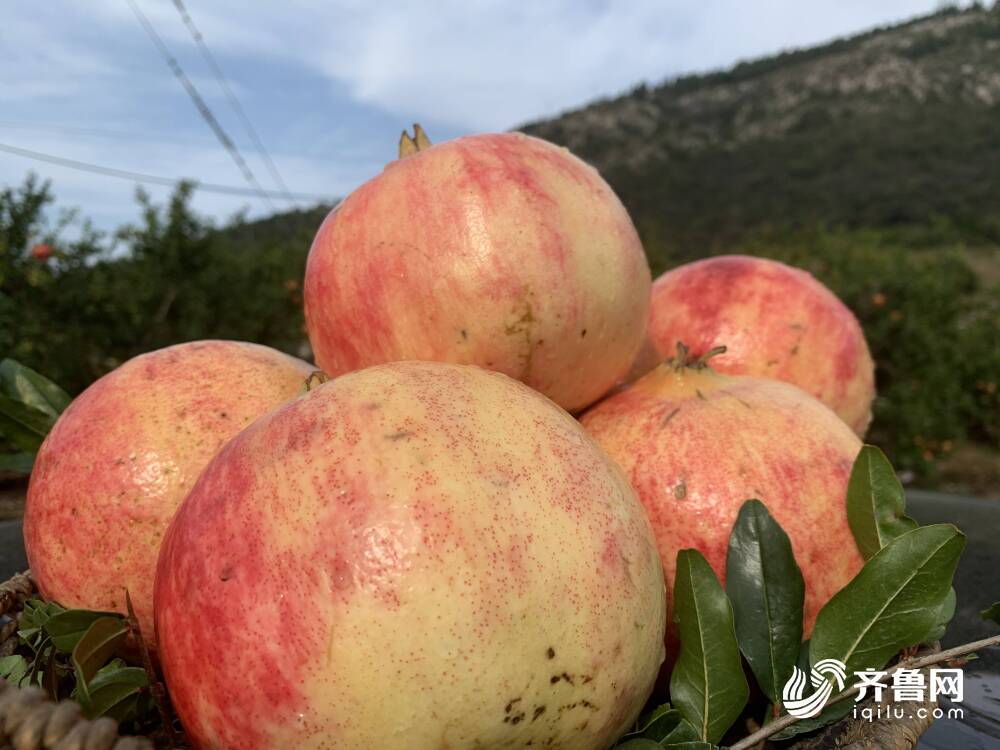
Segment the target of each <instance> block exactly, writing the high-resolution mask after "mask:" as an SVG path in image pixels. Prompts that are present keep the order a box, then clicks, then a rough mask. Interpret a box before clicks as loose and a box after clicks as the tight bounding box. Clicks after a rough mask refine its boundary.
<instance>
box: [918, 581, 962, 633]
mask: <svg viewBox="0 0 1000 750" xmlns="http://www.w3.org/2000/svg"><path fill="white" fill-rule="evenodd" d="M956 601H957V600H956V598H955V589H954V588H949V589H948V593H947V595H945V597H944V600H943V601H942V602H941V604H940V605H939V606H938V608H937V612H936V613H935V615H934V625H933V626H931V629H930V632H928V633H927V635H925V636H924V637H923V640H921V643H934V641H940V640H941V638H942V637H943V636H944V632H945V630H947V629H948V623H949V622H951V618H953V617H954V616H955V604H956Z"/></svg>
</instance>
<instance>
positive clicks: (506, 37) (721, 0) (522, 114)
mask: <svg viewBox="0 0 1000 750" xmlns="http://www.w3.org/2000/svg"><path fill="white" fill-rule="evenodd" d="M935 6H936V2H935V0H882V1H881V2H879V3H871V2H866V1H863V0H827V2H807V3H803V2H801V0H764V1H762V2H745V0H704V1H699V0H689V1H687V2H679V1H677V0H674V1H673V2H656V1H653V0H647V1H636V0H633V1H632V2H604V3H597V2H580V1H579V0H542V1H541V2H535V3H511V2H509V1H507V0H478V1H477V2H468V0H440V1H439V2H435V3H402V2H393V3H384V2H383V3H363V2H340V3H336V4H333V5H327V6H322V7H320V6H317V5H316V4H315V3H308V2H303V0H294V1H292V2H286V3H283V4H282V5H281V6H280V7H279V6H268V7H267V8H264V7H258V8H257V9H256V12H255V13H254V14H250V15H248V16H246V18H247V20H248V22H249V23H251V24H254V25H255V26H256V27H258V31H259V33H258V34H250V33H248V32H247V30H246V29H245V28H243V27H239V26H234V25H230V26H229V27H227V26H226V24H225V23H224V22H223V20H222V19H232V18H233V17H234V16H235V15H236V14H238V12H239V8H240V7H241V4H240V3H238V2H236V0H216V2H214V3H212V4H211V6H210V7H209V6H206V7H203V8H201V7H200V8H199V9H198V10H199V13H198V15H199V17H203V18H204V19H205V23H206V24H210V26H211V27H212V28H214V29H216V30H217V34H218V36H212V35H210V34H208V33H207V32H206V37H208V38H210V39H214V40H215V43H217V44H220V45H224V46H226V47H227V48H229V49H231V50H242V51H244V52H245V51H248V50H251V49H252V50H255V51H257V52H259V53H261V54H278V55H281V56H282V57H285V58H288V59H294V60H295V61H296V62H298V63H299V64H301V65H302V66H304V67H306V68H312V69H314V70H317V71H319V72H321V73H322V74H324V75H325V76H327V77H329V78H330V79H331V81H336V82H338V83H341V84H343V85H346V86H347V88H348V90H349V91H350V92H351V94H352V95H353V96H354V97H355V98H356V99H357V100H358V101H360V102H364V103H367V104H372V105H375V106H377V107H379V108H380V109H382V110H384V111H385V112H387V113H390V114H393V115H396V116H399V117H402V118H408V117H413V116H420V117H424V118H436V119H438V120H439V121H443V122H447V123H449V124H451V125H454V126H455V127H460V128H464V129H468V130H479V129H501V128H505V127H510V126H513V125H515V124H518V123H520V122H523V121H526V120H529V119H533V118H537V117H539V116H543V115H546V114H551V113H553V112H557V111H560V110H563V109H566V108H570V107H575V106H578V105H580V104H582V103H584V102H585V101H587V100H589V99H591V98H594V97H596V96H601V95H610V94H614V93H617V92H620V91H622V90H624V89H626V88H628V87H630V86H632V85H634V84H636V83H639V82H641V81H651V82H657V81H659V80H661V79H662V78H664V77H666V76H668V75H671V74H677V73H682V72H687V71H703V70H708V69H711V68H714V67H719V66H724V65H729V64H732V63H733V62H735V61H736V60H738V59H742V58H746V57H752V56H760V55H764V54H767V53H770V52H773V51H776V50H778V49H785V48H789V47H797V46H804V45H809V44H814V43H817V42H820V41H823V40H826V39H829V38H831V37H833V36H837V35H842V34H848V33H853V32H856V31H859V30H862V29H865V28H867V27H869V26H871V25H874V24H879V23H886V22H891V21H895V20H899V19H901V18H905V17H907V16H911V15H915V14H919V13H925V12H928V11H930V10H933V9H934V7H935ZM237 30H238V31H237Z"/></svg>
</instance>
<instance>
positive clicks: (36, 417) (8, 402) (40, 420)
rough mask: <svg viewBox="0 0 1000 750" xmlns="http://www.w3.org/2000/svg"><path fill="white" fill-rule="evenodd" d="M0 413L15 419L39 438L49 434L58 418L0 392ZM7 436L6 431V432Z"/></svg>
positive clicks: (9, 418)
mask: <svg viewBox="0 0 1000 750" xmlns="http://www.w3.org/2000/svg"><path fill="white" fill-rule="evenodd" d="M0 414H2V415H3V416H5V417H7V419H8V420H13V421H14V422H16V423H17V424H18V425H20V426H21V427H22V428H24V429H25V430H28V431H29V432H32V433H34V434H35V435H37V436H38V437H39V438H44V437H45V436H46V435H48V434H49V430H50V429H52V425H54V424H55V421H56V418H55V417H53V416H52V415H51V414H47V413H46V412H44V411H41V410H40V409H36V408H35V407H33V406H28V405H27V404H22V403H21V402H20V401H15V400H14V399H12V398H10V397H9V396H4V395H3V394H0ZM4 436H5V437H6V432H5V433H4Z"/></svg>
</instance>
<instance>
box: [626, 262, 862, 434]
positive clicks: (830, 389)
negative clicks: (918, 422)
mask: <svg viewBox="0 0 1000 750" xmlns="http://www.w3.org/2000/svg"><path fill="white" fill-rule="evenodd" d="M678 341H680V342H682V343H684V344H685V345H686V346H687V347H688V348H689V349H690V351H691V353H692V355H694V356H700V355H702V354H704V353H706V352H707V351H709V350H710V349H712V348H714V347H716V346H720V345H721V346H725V347H726V352H725V353H724V354H720V355H718V356H716V357H713V358H712V367H713V369H715V370H716V371H717V372H721V373H725V374H729V375H753V376H756V377H766V378H775V379H777V380H784V381H785V382H788V383H792V384H794V385H797V386H798V387H799V388H801V389H802V390H804V391H806V392H807V393H809V394H811V395H813V396H815V397H816V398H817V399H819V400H820V401H822V402H823V403H824V404H826V405H827V406H829V407H830V408H831V409H833V411H834V412H836V413H837V415H838V416H839V417H840V418H841V419H843V420H844V421H845V422H846V423H847V424H848V425H849V426H850V427H851V429H852V430H854V432H855V433H857V435H859V436H862V437H863V436H864V434H865V431H866V430H867V429H868V424H869V422H871V406H872V400H873V399H874V397H875V365H874V363H873V361H872V358H871V354H870V353H869V351H868V344H867V343H866V342H865V337H864V333H863V332H862V330H861V326H860V324H859V323H858V321H857V318H855V317H854V314H853V313H851V311H850V310H848V309H847V307H846V306H845V305H844V303H843V302H841V301H840V300H839V299H837V297H836V296H835V295H834V294H833V293H832V292H831V291H830V290H829V289H827V288H826V287H825V286H823V285H822V284H821V283H820V282H818V281H817V280H816V279H814V278H813V277H812V276H811V275H809V274H808V273H806V272H805V271H802V270H799V269H797V268H792V267H791V266H786V265H785V264H783V263H778V262H777V261H773V260H767V259H765V258H754V257H750V256H746V255H723V256H719V257H716V258H707V259H705V260H700V261H696V262H694V263H688V264H686V265H683V266H679V267H677V268H675V269H673V270H671V271H668V272H667V273H665V274H663V275H662V276H660V277H659V278H658V279H657V280H656V281H655V282H654V284H653V296H652V304H651V307H650V318H649V330H648V344H649V346H648V349H649V350H650V351H646V352H644V355H643V357H642V360H643V361H644V362H645V363H647V364H646V367H645V371H648V370H649V369H651V368H652V367H653V366H654V365H655V363H656V361H657V360H658V361H662V360H663V359H664V358H666V357H672V356H673V355H674V354H675V352H676V348H677V342H678ZM653 352H655V353H653ZM638 369H639V371H640V374H641V372H642V371H643V370H642V367H641V366H640V367H639V368H638Z"/></svg>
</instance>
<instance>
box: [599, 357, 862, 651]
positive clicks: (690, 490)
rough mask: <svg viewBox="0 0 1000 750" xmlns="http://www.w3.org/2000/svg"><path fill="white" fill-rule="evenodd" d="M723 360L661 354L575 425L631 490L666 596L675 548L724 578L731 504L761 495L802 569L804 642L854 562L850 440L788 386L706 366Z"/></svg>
mask: <svg viewBox="0 0 1000 750" xmlns="http://www.w3.org/2000/svg"><path fill="white" fill-rule="evenodd" d="M683 354H684V352H683V350H682V355H683ZM722 356H724V354H722V353H719V354H717V355H716V356H713V357H712V358H711V359H710V360H709V361H708V363H707V364H706V363H705V362H704V361H698V360H697V359H691V360H690V361H678V360H677V359H673V360H671V361H668V362H666V363H664V364H662V365H660V366H659V367H658V368H656V369H655V370H653V371H652V372H651V373H649V374H647V375H646V376H644V377H643V378H641V379H640V380H638V381H637V382H635V383H633V384H632V385H631V386H628V387H626V388H625V389H624V390H622V391H620V392H618V393H616V394H615V395H613V396H610V397H608V398H607V399H605V400H604V401H602V402H600V403H599V404H597V405H596V406H594V407H592V408H591V409H590V410H588V411H587V412H585V413H584V414H583V416H582V417H581V423H582V424H583V426H584V428H585V429H586V430H587V431H588V432H589V433H590V434H591V435H593V436H594V437H595V438H596V439H597V441H598V443H600V444H601V446H602V447H603V448H604V449H605V450H606V451H607V452H608V454H609V455H610V456H611V457H612V458H613V459H614V460H615V461H617V462H618V464H619V465H620V466H621V467H622V469H623V470H624V471H625V474H626V476H628V478H629V481H630V482H631V484H632V486H633V487H634V488H635V490H636V492H637V493H638V495H639V499H640V500H641V501H642V504H643V506H644V507H645V509H646V512H647V513H648V515H649V518H650V522H651V523H652V525H653V532H654V534H655V535H656V540H657V544H658V546H659V550H660V557H661V559H662V561H663V570H664V577H665V579H666V581H667V590H668V592H669V591H672V590H673V581H674V572H675V565H676V558H677V552H678V551H679V550H681V549H685V548H694V549H697V550H698V551H700V552H701V553H702V554H703V555H704V556H705V558H706V559H707V560H708V562H709V564H710V565H711V566H712V568H713V569H714V570H715V572H716V574H717V575H718V576H719V578H720V580H723V581H724V579H725V573H726V549H727V543H728V539H729V534H730V531H731V530H732V527H733V524H734V522H735V521H736V517H737V515H738V513H739V509H740V507H741V506H742V505H743V503H744V502H745V501H746V500H748V499H750V498H755V499H758V500H760V501H762V502H763V503H764V504H765V505H766V506H767V508H768V510H769V511H770V512H771V514H772V515H773V516H774V518H775V519H776V520H777V521H778V523H779V524H780V525H781V526H782V527H783V528H784V530H785V531H786V532H787V533H788V536H789V537H790V539H791V543H792V548H793V551H794V553H795V558H796V560H797V561H798V564H799V567H800V568H801V569H802V575H803V577H804V579H805V586H806V595H805V611H804V631H805V637H806V638H808V637H809V633H810V632H811V630H812V625H813V622H814V621H815V619H816V615H817V613H818V612H819V610H820V608H821V607H822V606H823V604H824V603H825V602H826V601H827V600H828V599H829V598H830V597H831V596H832V595H833V594H834V593H836V592H837V591H838V590H839V589H840V588H841V587H842V586H844V585H845V584H846V583H847V582H848V581H850V580H851V578H852V577H853V576H854V575H855V574H856V573H857V572H858V570H860V568H861V566H862V563H863V560H862V557H861V554H860V553H859V552H858V549H857V545H856V543H855V541H854V537H853V535H852V534H851V529H850V526H849V525H848V520H847V511H846V503H845V498H846V495H847V484H848V480H849V478H850V473H851V467H852V465H853V463H854V459H855V458H856V456H857V454H858V452H859V451H860V449H861V441H860V440H859V439H858V437H857V436H856V435H855V434H854V433H853V432H852V431H851V430H850V428H849V427H848V426H847V425H846V424H844V422H843V421H841V420H840V419H839V418H838V417H837V415H836V414H834V413H833V412H832V411H831V410H830V409H828V408H827V407H826V406H824V405H823V404H821V403H820V402H819V401H817V400H816V399H814V398H813V397H812V396H810V395H809V394H807V393H805V392H804V391H802V390H800V389H799V388H797V387H795V386H793V385H790V384H788V383H784V382H781V381H778V380H770V379H765V378H754V377H748V376H732V375H721V374H718V373H716V372H714V371H713V370H712V364H713V363H714V362H715V361H716V360H718V359H719V358H720V357H722ZM668 610H669V605H668ZM668 622H669V619H668Z"/></svg>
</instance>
